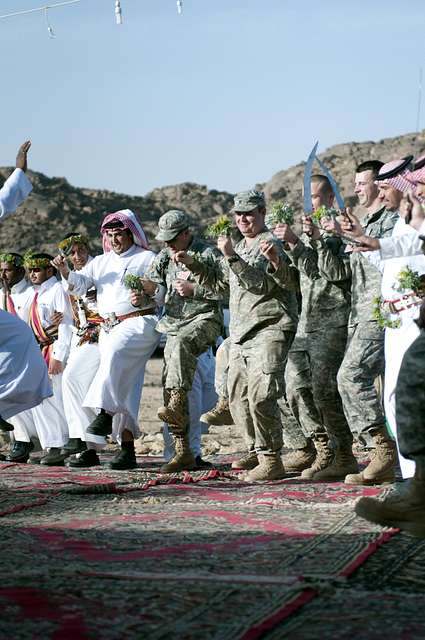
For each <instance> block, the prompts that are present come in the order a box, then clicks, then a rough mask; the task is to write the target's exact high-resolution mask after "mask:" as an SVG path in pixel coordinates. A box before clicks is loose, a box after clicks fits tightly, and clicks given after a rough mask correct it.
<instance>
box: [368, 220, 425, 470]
mask: <svg viewBox="0 0 425 640" xmlns="http://www.w3.org/2000/svg"><path fill="white" fill-rule="evenodd" d="M416 236H417V233H416V231H415V230H414V229H413V227H411V226H409V225H407V224H406V223H405V222H404V220H403V219H401V218H400V219H399V220H398V221H397V223H396V224H395V226H394V229H393V232H392V235H391V238H388V239H389V240H393V241H394V245H395V246H405V247H407V246H409V241H410V245H411V246H412V243H414V242H416ZM405 238H406V240H405ZM385 240H387V239H385ZM400 240H402V242H400ZM381 242H382V240H381ZM413 246H414V244H413ZM368 258H369V261H370V262H372V263H373V264H375V266H376V267H377V268H378V269H379V270H380V271H381V272H382V281H381V295H382V298H383V299H384V300H398V299H399V298H400V297H401V296H402V295H403V294H405V293H408V292H406V291H403V292H401V291H400V290H398V289H397V286H398V284H397V281H398V274H399V273H400V271H401V270H402V269H405V268H406V267H409V268H410V269H411V270H412V271H417V272H418V273H419V275H421V274H423V273H425V256H424V255H423V254H421V255H412V256H407V257H397V258H388V259H386V260H382V259H381V256H380V253H379V251H376V252H373V253H371V254H370V255H369V256H368ZM408 302H409V300H407V301H406V304H407V303H408ZM418 315H419V307H418V306H416V307H415V306H412V307H409V308H408V309H405V310H403V311H400V312H399V313H394V314H391V316H390V319H391V320H392V321H396V320H398V321H399V322H400V326H399V327H397V328H396V329H390V328H386V329H385V382H384V407H385V416H386V419H387V422H388V424H389V427H390V429H391V432H392V434H393V435H394V437H395V439H396V442H397V448H398V436H397V422H396V404H395V392H396V386H397V379H398V374H399V371H400V367H401V362H402V360H403V357H404V354H405V353H406V351H407V349H408V348H409V347H410V345H411V344H412V343H413V342H414V341H415V340H416V338H417V337H418V335H419V333H420V331H419V328H418V326H417V325H416V323H415V319H416V318H417V317H418ZM398 454H399V461H400V469H401V472H402V476H403V478H411V477H412V476H413V475H414V473H415V463H414V461H413V460H408V459H407V458H404V457H403V456H402V455H401V453H400V450H399V448H398Z"/></svg>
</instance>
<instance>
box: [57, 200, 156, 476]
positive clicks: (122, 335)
mask: <svg viewBox="0 0 425 640" xmlns="http://www.w3.org/2000/svg"><path fill="white" fill-rule="evenodd" d="M101 231H102V235H103V244H104V254H103V255H100V256H96V257H95V258H93V260H92V261H91V262H90V263H88V264H87V265H86V266H85V267H83V268H82V269H81V270H80V271H70V270H69V268H68V265H67V264H66V260H65V258H64V257H63V256H58V257H57V258H55V260H54V263H55V265H56V266H57V267H58V269H59V270H60V272H61V274H62V277H63V278H64V280H65V281H67V283H68V287H69V291H70V293H71V294H72V295H75V296H82V295H84V294H86V292H87V291H88V290H89V289H90V288H91V287H95V288H96V291H97V304H98V313H99V315H100V316H102V318H103V324H102V325H101V331H100V336H99V353H100V364H99V367H98V370H97V372H96V375H95V376H94V379H93V381H92V383H91V385H90V387H89V390H88V392H87V395H86V397H85V400H84V407H86V408H89V409H92V410H97V411H100V412H99V413H98V415H97V416H96V418H95V419H94V420H93V421H92V423H91V424H90V425H89V426H88V427H87V429H86V431H87V433H89V434H93V435H97V436H107V435H109V434H111V433H112V430H113V420H112V419H113V416H114V415H115V414H125V415H126V417H127V418H128V424H127V428H126V429H124V430H123V431H122V442H121V451H120V453H119V454H118V456H116V458H115V459H114V460H112V461H111V463H110V465H111V468H112V469H131V468H134V467H136V466H137V463H136V457H135V451H134V438H135V437H138V434H139V428H138V412H139V405H140V398H141V393H142V388H143V380H144V373H145V366H146V363H147V361H148V359H149V358H150V356H151V355H152V353H153V352H154V350H155V348H156V346H157V344H158V342H159V338H160V335H159V334H158V333H157V331H156V324H157V315H156V307H157V304H158V302H159V301H160V298H159V297H158V295H156V297H155V298H151V297H147V296H144V298H143V303H142V305H141V306H140V307H138V308H137V307H135V306H134V305H132V303H131V301H130V296H131V290H130V288H128V287H127V286H126V276H129V275H132V276H144V274H145V273H146V271H147V269H148V267H149V266H150V264H151V262H152V260H153V258H154V257H155V254H154V253H153V252H152V251H149V250H148V244H147V240H146V237H145V235H144V232H143V229H142V227H141V225H140V222H139V221H138V219H137V217H136V216H135V214H134V213H133V212H132V211H129V210H128V209H127V210H124V211H118V212H116V213H113V214H109V215H107V216H106V217H105V218H104V220H103V223H102V228H101ZM160 295H161V296H162V291H161V292H160Z"/></svg>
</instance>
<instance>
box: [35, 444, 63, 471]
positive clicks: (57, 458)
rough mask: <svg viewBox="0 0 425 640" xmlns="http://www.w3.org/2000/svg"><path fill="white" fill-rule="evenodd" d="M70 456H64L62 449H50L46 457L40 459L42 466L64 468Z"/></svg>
mask: <svg viewBox="0 0 425 640" xmlns="http://www.w3.org/2000/svg"><path fill="white" fill-rule="evenodd" d="M68 455H69V454H68V453H65V454H63V453H62V449H61V448H60V447H50V449H49V450H48V452H47V453H46V455H45V456H43V457H42V458H40V464H45V465H47V466H50V467H62V466H63V464H64V460H65V458H67V457H68Z"/></svg>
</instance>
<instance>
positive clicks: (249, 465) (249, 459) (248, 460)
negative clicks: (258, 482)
mask: <svg viewBox="0 0 425 640" xmlns="http://www.w3.org/2000/svg"><path fill="white" fill-rule="evenodd" d="M258 462H259V461H258V456H257V454H256V452H255V451H248V453H246V454H245V455H244V456H242V458H239V459H238V460H235V461H234V462H232V469H243V470H244V471H249V470H250V469H254V467H256V466H257V464H258Z"/></svg>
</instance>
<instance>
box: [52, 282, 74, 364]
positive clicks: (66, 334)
mask: <svg viewBox="0 0 425 640" xmlns="http://www.w3.org/2000/svg"><path fill="white" fill-rule="evenodd" d="M54 307H55V309H54V310H55V311H59V312H60V313H63V319H62V322H61V323H60V325H59V326H58V337H57V340H55V342H54V343H53V357H54V358H55V360H60V362H64V361H65V360H66V358H67V356H68V352H69V349H70V346H71V339H72V336H73V331H72V327H73V326H74V321H73V317H72V309H71V303H70V302H69V298H68V296H67V295H66V293H65V291H64V290H63V288H62V287H60V288H59V287H58V288H57V292H56V293H55V299H54Z"/></svg>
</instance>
